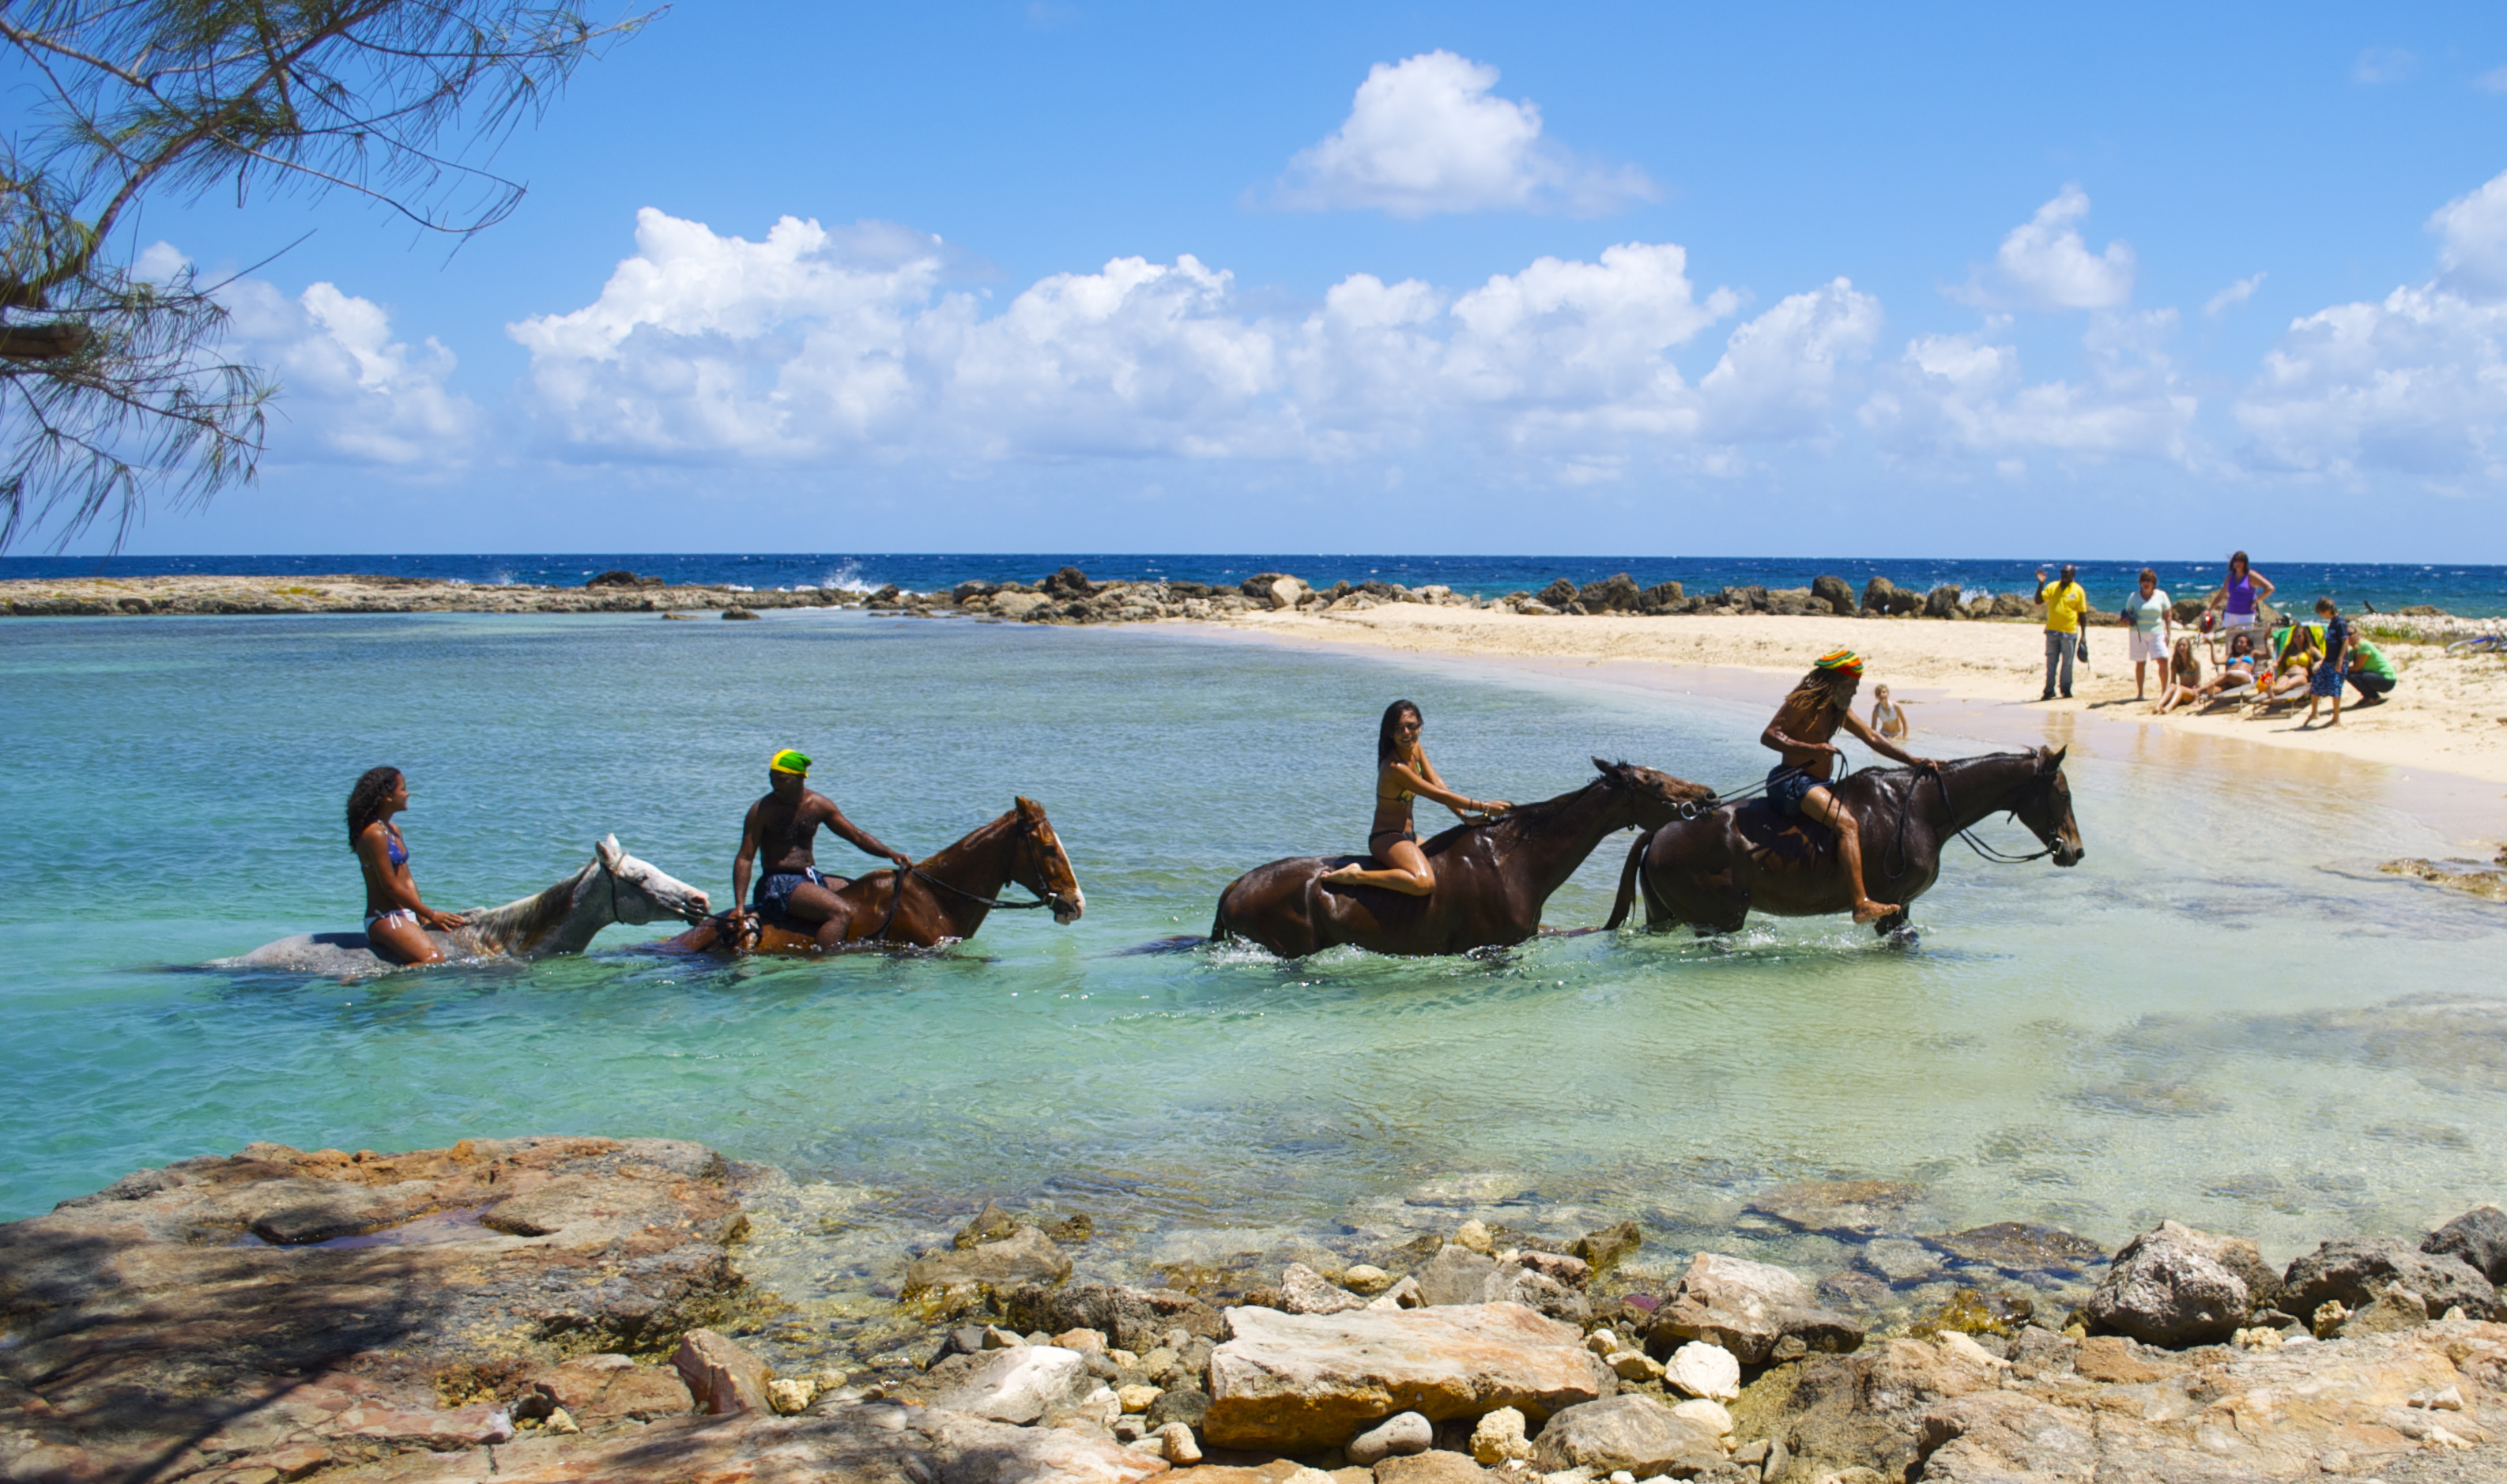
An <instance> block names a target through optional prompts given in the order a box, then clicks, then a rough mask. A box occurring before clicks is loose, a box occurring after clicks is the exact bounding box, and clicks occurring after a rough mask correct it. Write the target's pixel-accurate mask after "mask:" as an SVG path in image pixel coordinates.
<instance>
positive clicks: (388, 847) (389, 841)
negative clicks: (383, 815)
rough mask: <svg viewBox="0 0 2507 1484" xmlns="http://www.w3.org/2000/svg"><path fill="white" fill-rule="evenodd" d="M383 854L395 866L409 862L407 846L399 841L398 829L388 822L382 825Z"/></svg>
mask: <svg viewBox="0 0 2507 1484" xmlns="http://www.w3.org/2000/svg"><path fill="white" fill-rule="evenodd" d="M383 854H384V855H385V856H386V857H387V858H389V859H390V861H391V863H392V864H393V865H395V866H405V865H408V864H409V847H407V846H405V845H403V844H401V843H400V831H398V830H396V829H394V828H392V827H391V826H390V825H388V824H386V825H384V826H383Z"/></svg>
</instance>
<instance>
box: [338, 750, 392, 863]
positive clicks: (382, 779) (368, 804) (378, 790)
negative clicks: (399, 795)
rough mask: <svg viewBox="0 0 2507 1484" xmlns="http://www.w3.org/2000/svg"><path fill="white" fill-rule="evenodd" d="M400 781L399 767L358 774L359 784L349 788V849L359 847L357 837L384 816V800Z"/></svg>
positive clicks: (372, 769)
mask: <svg viewBox="0 0 2507 1484" xmlns="http://www.w3.org/2000/svg"><path fill="white" fill-rule="evenodd" d="M399 783H400V770H399V769H397V768H369V769H367V770H366V771H365V772H364V773H362V774H360V775H358V777H357V784H356V786H355V787H353V788H351V789H349V790H348V849H349V850H352V851H353V850H355V849H356V848H357V837H358V836H359V835H362V834H364V833H365V830H366V826H367V825H369V824H372V823H374V822H375V821H376V820H377V819H380V818H382V816H383V800H385V799H388V798H390V797H391V791H392V789H393V788H394V787H396V786H398V784H399Z"/></svg>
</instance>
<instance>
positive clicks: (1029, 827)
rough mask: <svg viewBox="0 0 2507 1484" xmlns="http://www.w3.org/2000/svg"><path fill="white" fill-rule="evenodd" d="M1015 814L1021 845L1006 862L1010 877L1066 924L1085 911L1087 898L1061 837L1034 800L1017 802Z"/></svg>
mask: <svg viewBox="0 0 2507 1484" xmlns="http://www.w3.org/2000/svg"><path fill="white" fill-rule="evenodd" d="M1018 816H1019V838H1020V841H1021V848H1020V850H1019V852H1018V855H1017V857H1016V858H1014V859H1013V860H1012V861H1011V862H1010V880H1012V881H1014V882H1017V883H1018V884H1019V885H1020V886H1022V887H1027V888H1028V889H1029V890H1030V891H1033V892H1035V894H1036V895H1037V896H1038V897H1039V898H1041V899H1042V900H1043V901H1044V902H1045V903H1046V904H1047V905H1049V906H1051V907H1052V908H1053V921H1054V922H1055V923H1059V924H1061V925H1062V926H1064V927H1068V926H1070V925H1071V924H1072V923H1076V922H1078V921H1079V915H1080V914H1081V913H1083V912H1086V911H1087V910H1088V899H1087V897H1085V896H1084V895H1082V894H1081V893H1080V890H1079V878H1078V876H1077V875H1075V874H1074V873H1073V872H1072V869H1071V857H1070V856H1069V855H1068V854H1066V853H1064V851H1063V849H1062V837H1061V836H1059V835H1057V834H1055V833H1054V832H1053V821H1052V820H1050V819H1048V818H1046V817H1045V816H1044V806H1043V805H1041V804H1038V803H1037V802H1035V800H1034V799H1029V798H1022V799H1020V800H1019V801H1018Z"/></svg>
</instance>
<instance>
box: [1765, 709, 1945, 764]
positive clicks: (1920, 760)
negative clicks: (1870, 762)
mask: <svg viewBox="0 0 2507 1484" xmlns="http://www.w3.org/2000/svg"><path fill="white" fill-rule="evenodd" d="M1844 724H1845V730H1847V731H1849V732H1851V733H1853V734H1854V735H1855V736H1856V737H1857V738H1859V739H1861V741H1862V742H1863V745H1865V746H1867V747H1869V748H1871V750H1872V751H1874V752H1877V753H1879V754H1880V755H1881V756H1882V757H1887V758H1895V759H1896V760H1897V761H1899V762H1902V763H1905V764H1906V765H1907V766H1908V767H1910V768H1930V767H1931V766H1933V760H1932V759H1931V758H1928V757H1917V756H1915V755H1914V754H1913V753H1911V752H1908V751H1907V749H1906V748H1904V747H1901V746H1899V745H1898V744H1897V743H1896V742H1891V741H1890V740H1889V739H1887V738H1885V737H1883V736H1881V735H1880V734H1879V733H1877V732H1874V731H1872V730H1871V728H1870V727H1868V726H1865V725H1864V724H1863V718H1862V717H1860V716H1857V715H1855V714H1854V713H1853V712H1852V711H1848V712H1846V713H1845V717H1844ZM1767 730H1769V731H1771V732H1772V731H1774V730H1775V729H1774V728H1773V727H1769V728H1768V729H1767Z"/></svg>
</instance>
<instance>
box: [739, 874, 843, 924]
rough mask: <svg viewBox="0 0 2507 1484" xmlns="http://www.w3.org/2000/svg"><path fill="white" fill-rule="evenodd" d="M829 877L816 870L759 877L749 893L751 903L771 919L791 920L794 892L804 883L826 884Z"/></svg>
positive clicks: (819, 885)
mask: <svg viewBox="0 0 2507 1484" xmlns="http://www.w3.org/2000/svg"><path fill="white" fill-rule="evenodd" d="M826 884H827V879H826V878H825V877H824V876H821V875H819V874H818V873H817V871H815V870H800V871H776V872H772V873H770V874H768V875H765V876H761V877H759V878H758V879H757V886H756V887H755V889H753V890H751V891H750V892H749V893H748V900H749V903H750V905H752V906H754V907H755V908H756V909H757V910H758V912H759V913H760V914H762V915H763V916H765V917H766V918H768V919H769V920H770V921H773V920H779V919H780V920H782V921H787V922H788V921H789V920H790V919H791V916H792V912H791V907H792V892H793V890H794V888H796V887H801V886H803V885H808V886H813V887H823V886H826Z"/></svg>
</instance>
